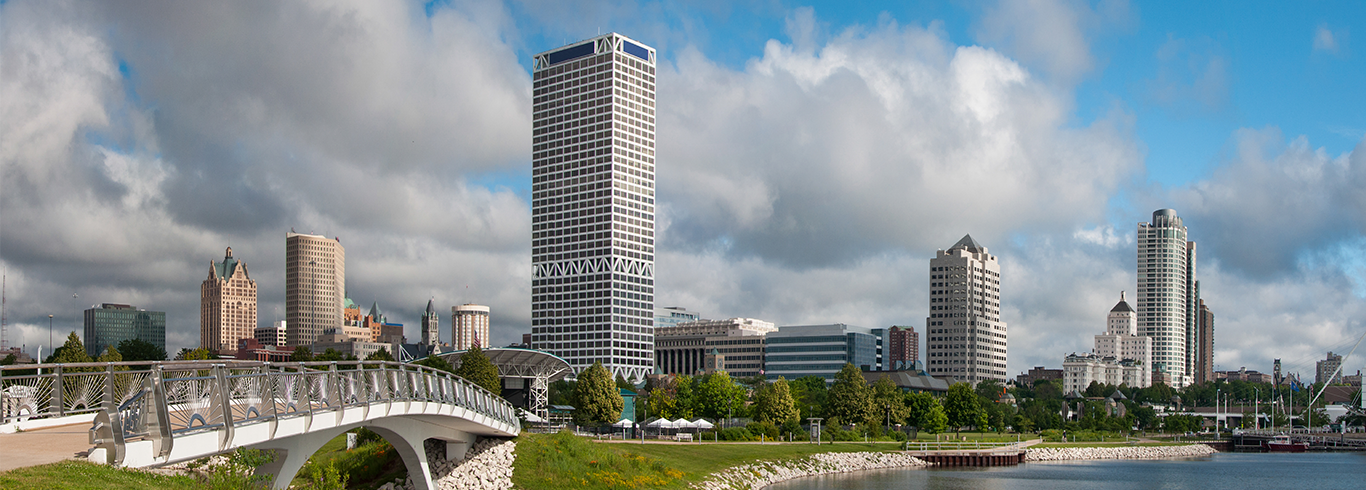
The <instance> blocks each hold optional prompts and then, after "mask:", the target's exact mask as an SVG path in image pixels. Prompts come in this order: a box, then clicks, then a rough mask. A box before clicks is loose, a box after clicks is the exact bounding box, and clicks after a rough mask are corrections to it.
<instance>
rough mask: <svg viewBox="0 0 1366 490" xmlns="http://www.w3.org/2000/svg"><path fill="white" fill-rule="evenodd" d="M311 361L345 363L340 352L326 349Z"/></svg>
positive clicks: (344, 358)
mask: <svg viewBox="0 0 1366 490" xmlns="http://www.w3.org/2000/svg"><path fill="white" fill-rule="evenodd" d="M313 360H315V361H323V362H335V361H345V360H346V356H343V355H342V353H341V351H339V350H337V349H333V348H331V347H328V348H327V350H325V351H323V353H322V354H318V355H317V356H314V357H313Z"/></svg>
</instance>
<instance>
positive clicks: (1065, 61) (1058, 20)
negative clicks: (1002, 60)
mask: <svg viewBox="0 0 1366 490" xmlns="http://www.w3.org/2000/svg"><path fill="white" fill-rule="evenodd" d="M1129 16H1130V13H1129V6H1128V2H1127V1H1104V2H1099V3H1098V4H1097V5H1095V6H1094V7H1093V6H1092V5H1089V4H1088V3H1087V2H1084V1H1072V0H1002V1H1000V2H997V3H995V4H993V5H990V6H988V7H986V8H985V12H984V15H983V17H982V20H981V25H980V26H978V29H977V33H976V35H977V38H978V40H979V41H980V42H982V43H985V44H988V45H993V46H1000V47H1002V48H1004V50H1005V51H1006V52H1007V53H1009V54H1010V55H1012V56H1015V57H1017V58H1019V59H1021V60H1022V61H1024V62H1025V63H1026V64H1028V65H1030V66H1033V67H1036V68H1037V69H1039V70H1041V71H1042V72H1044V73H1047V74H1049V75H1051V76H1052V77H1054V79H1056V80H1058V81H1060V82H1062V83H1063V84H1064V85H1070V84H1071V83H1074V82H1075V81H1076V80H1077V79H1079V78H1081V77H1082V76H1084V75H1086V74H1087V73H1089V72H1091V71H1092V70H1093V69H1094V68H1095V67H1096V64H1097V61H1096V59H1095V55H1093V54H1092V52H1091V46H1090V38H1091V37H1093V36H1094V35H1095V34H1096V33H1099V32H1104V31H1105V30H1113V29H1115V28H1118V27H1121V26H1123V25H1125V24H1127V23H1128V22H1129Z"/></svg>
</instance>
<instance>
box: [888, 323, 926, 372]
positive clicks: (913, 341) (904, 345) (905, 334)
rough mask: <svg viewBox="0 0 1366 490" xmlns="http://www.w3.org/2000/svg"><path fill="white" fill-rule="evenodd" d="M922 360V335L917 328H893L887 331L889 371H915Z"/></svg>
mask: <svg viewBox="0 0 1366 490" xmlns="http://www.w3.org/2000/svg"><path fill="white" fill-rule="evenodd" d="M919 360H920V334H918V333H916V331H915V327H900V326H893V327H892V328H889V329H887V370H888V371H902V370H906V369H914V368H915V363H916V361H919Z"/></svg>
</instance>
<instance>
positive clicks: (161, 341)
mask: <svg viewBox="0 0 1366 490" xmlns="http://www.w3.org/2000/svg"><path fill="white" fill-rule="evenodd" d="M129 339H139V340H142V341H144V342H148V343H151V344H152V345H155V346H157V347H160V348H162V349H163V350H164V349H166V312H164V311H147V310H144V309H141V308H138V307H136V306H133V305H121V304H114V303H103V304H100V305H99V306H91V307H90V309H88V310H85V352H86V354H89V355H90V357H99V356H100V354H104V351H105V349H106V348H109V347H114V348H116V349H117V348H118V346H119V342H123V341H125V340H129Z"/></svg>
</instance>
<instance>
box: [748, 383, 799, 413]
mask: <svg viewBox="0 0 1366 490" xmlns="http://www.w3.org/2000/svg"><path fill="white" fill-rule="evenodd" d="M799 415H801V412H800V411H798V410H797V406H796V404H795V402H793V400H792V392H791V390H790V389H789V387H788V386H787V380H786V379H783V378H782V377H781V376H779V377H778V380H777V381H774V382H772V383H768V384H765V385H763V386H760V387H759V389H758V391H757V392H755V393H754V420H757V421H759V422H768V423H772V424H775V425H776V424H782V423H783V422H787V421H789V420H795V419H796V418H797V417H798V416H799Z"/></svg>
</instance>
